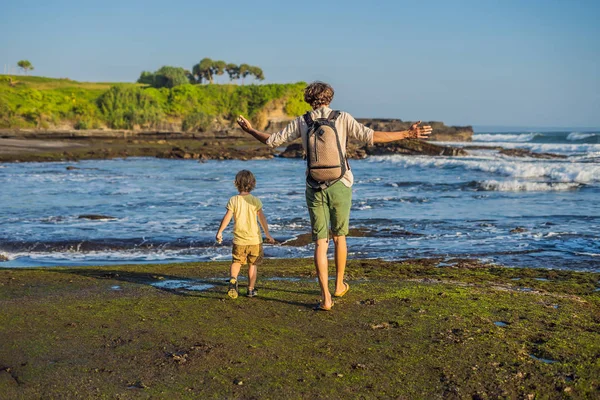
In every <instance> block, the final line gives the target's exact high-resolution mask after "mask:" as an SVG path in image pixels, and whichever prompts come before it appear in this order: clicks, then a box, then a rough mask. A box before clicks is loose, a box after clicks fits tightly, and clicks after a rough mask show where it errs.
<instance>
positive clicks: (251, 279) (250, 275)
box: [248, 264, 256, 291]
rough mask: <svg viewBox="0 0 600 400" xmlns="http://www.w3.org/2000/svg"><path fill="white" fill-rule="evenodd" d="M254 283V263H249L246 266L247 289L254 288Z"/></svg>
mask: <svg viewBox="0 0 600 400" xmlns="http://www.w3.org/2000/svg"><path fill="white" fill-rule="evenodd" d="M254 285H256V264H250V265H249V266H248V291H250V290H254Z"/></svg>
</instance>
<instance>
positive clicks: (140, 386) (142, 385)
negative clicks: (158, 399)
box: [127, 381, 148, 389]
mask: <svg viewBox="0 0 600 400" xmlns="http://www.w3.org/2000/svg"><path fill="white" fill-rule="evenodd" d="M127 388H128V389H147V388H148V386H147V385H146V384H145V383H144V382H142V381H136V382H135V383H133V384H130V385H128V387H127Z"/></svg>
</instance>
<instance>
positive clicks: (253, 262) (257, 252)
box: [248, 244, 264, 294]
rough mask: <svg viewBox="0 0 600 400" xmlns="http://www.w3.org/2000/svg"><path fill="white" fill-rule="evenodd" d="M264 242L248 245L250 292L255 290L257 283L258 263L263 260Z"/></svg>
mask: <svg viewBox="0 0 600 400" xmlns="http://www.w3.org/2000/svg"><path fill="white" fill-rule="evenodd" d="M263 255H264V254H263V246H262V244H259V245H256V246H248V293H249V294H250V291H252V290H254V288H255V285H256V277H257V275H258V272H257V271H258V265H260V264H261V263H262V260H263Z"/></svg>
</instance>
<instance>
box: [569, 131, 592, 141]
mask: <svg viewBox="0 0 600 400" xmlns="http://www.w3.org/2000/svg"><path fill="white" fill-rule="evenodd" d="M597 135H598V134H597V133H593V132H586V133H582V132H571V133H569V136H567V140H571V141H575V140H585V139H588V138H591V137H594V136H597Z"/></svg>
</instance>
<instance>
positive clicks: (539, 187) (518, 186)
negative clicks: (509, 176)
mask: <svg viewBox="0 0 600 400" xmlns="http://www.w3.org/2000/svg"><path fill="white" fill-rule="evenodd" d="M477 186H478V188H479V189H480V190H489V191H498V192H553V191H563V190H575V189H577V188H579V187H581V184H579V183H563V182H559V183H552V182H524V181H518V180H512V181H496V180H489V181H483V182H478V183H477Z"/></svg>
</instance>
